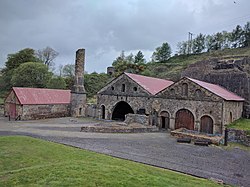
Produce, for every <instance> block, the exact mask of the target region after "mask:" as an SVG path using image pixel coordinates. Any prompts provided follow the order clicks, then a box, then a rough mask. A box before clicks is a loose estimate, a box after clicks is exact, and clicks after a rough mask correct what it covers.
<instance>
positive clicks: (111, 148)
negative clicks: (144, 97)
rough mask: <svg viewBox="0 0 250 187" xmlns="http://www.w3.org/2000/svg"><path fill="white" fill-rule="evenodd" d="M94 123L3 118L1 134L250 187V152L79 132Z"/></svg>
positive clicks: (157, 137) (161, 136)
mask: <svg viewBox="0 0 250 187" xmlns="http://www.w3.org/2000/svg"><path fill="white" fill-rule="evenodd" d="M94 123H96V121H93V120H89V119H72V118H59V119H51V120H38V121H26V122H8V121H7V120H6V119H3V118H0V135H14V134H20V135H28V136H32V137H36V138H41V139H45V140H49V141H54V142H58V143H62V144H66V145H71V146H75V147H79V148H82V149H87V150H91V151H95V152H98V153H104V154H107V155H111V156H115V157H119V158H124V159H128V160H133V161H136V162H141V163H146V164H149V165H154V166H157V167H162V168H167V169H172V170H175V171H180V172H182V173H187V174H191V175H195V176H199V177H203V178H214V179H217V180H223V181H224V182H225V183H227V184H232V185H240V186H250V172H249V171H250V153H249V152H248V151H243V150H241V149H238V148H235V149H232V150H224V149H222V148H220V147H216V146H209V147H202V146H195V145H193V144H180V143H177V142H176V139H175V138H173V137H171V136H170V134H169V133H167V132H161V133H137V134H108V133H86V132H79V131H80V127H81V126H83V125H88V124H92V125H93V124H94ZM98 123H100V122H98Z"/></svg>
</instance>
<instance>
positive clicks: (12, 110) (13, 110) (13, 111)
mask: <svg viewBox="0 0 250 187" xmlns="http://www.w3.org/2000/svg"><path fill="white" fill-rule="evenodd" d="M9 107H10V108H9V112H10V114H9V115H10V117H11V118H16V104H14V103H10V105H9Z"/></svg>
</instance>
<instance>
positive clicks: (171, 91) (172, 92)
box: [170, 88, 175, 96]
mask: <svg viewBox="0 0 250 187" xmlns="http://www.w3.org/2000/svg"><path fill="white" fill-rule="evenodd" d="M170 94H171V95H172V96H174V95H175V90H174V89H173V88H172V89H171V90H170Z"/></svg>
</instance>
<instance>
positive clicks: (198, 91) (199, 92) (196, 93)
mask: <svg viewBox="0 0 250 187" xmlns="http://www.w3.org/2000/svg"><path fill="white" fill-rule="evenodd" d="M195 96H196V97H197V98H200V97H201V90H200V89H197V90H196V91H195Z"/></svg>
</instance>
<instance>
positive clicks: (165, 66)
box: [144, 48, 250, 81]
mask: <svg viewBox="0 0 250 187" xmlns="http://www.w3.org/2000/svg"><path fill="white" fill-rule="evenodd" d="M229 56H235V57H236V56H250V48H238V49H224V50H218V51H212V52H206V53H201V54H196V55H195V54H191V55H179V56H173V57H171V58H170V59H169V60H168V62H167V63H149V64H147V69H146V70H145V72H144V74H145V75H148V76H153V77H159V78H165V79H171V80H174V81H177V80H178V79H179V78H180V76H181V72H182V71H183V70H185V69H186V68H187V67H188V65H190V64H194V63H196V62H198V61H202V60H208V59H210V58H215V57H219V58H225V57H229ZM236 58H237V57H236Z"/></svg>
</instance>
